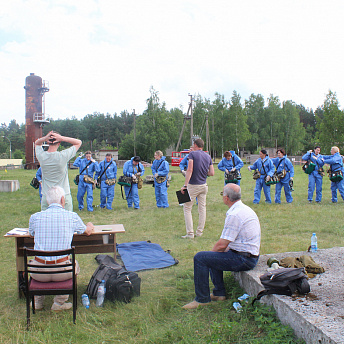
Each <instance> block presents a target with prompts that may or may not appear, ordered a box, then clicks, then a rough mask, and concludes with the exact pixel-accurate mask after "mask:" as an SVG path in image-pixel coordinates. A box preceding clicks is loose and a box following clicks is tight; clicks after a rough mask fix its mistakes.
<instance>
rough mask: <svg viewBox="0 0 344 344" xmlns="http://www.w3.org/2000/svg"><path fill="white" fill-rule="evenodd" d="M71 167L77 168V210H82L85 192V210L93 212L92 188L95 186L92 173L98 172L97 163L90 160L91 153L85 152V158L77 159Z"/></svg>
mask: <svg viewBox="0 0 344 344" xmlns="http://www.w3.org/2000/svg"><path fill="white" fill-rule="evenodd" d="M73 166H76V167H79V174H80V175H79V184H78V193H77V196H76V198H77V200H78V203H79V210H82V209H84V195H85V193H86V192H87V198H86V203H87V210H88V211H93V188H94V186H95V181H94V178H93V177H94V173H95V172H98V171H99V165H98V163H97V162H96V161H95V160H94V159H92V153H91V152H90V151H87V152H86V153H85V158H84V159H82V158H81V156H79V157H77V158H76V159H75V161H74V164H73Z"/></svg>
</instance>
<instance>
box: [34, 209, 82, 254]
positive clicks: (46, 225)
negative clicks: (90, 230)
mask: <svg viewBox="0 0 344 344" xmlns="http://www.w3.org/2000/svg"><path fill="white" fill-rule="evenodd" d="M85 229H86V225H85V224H84V223H83V222H82V220H81V218H80V217H79V215H78V214H77V213H74V212H72V211H68V210H65V209H63V207H62V206H61V205H60V204H57V203H53V204H51V205H50V206H49V207H48V209H47V210H44V211H40V212H39V213H36V214H33V215H31V217H30V221H29V233H30V235H32V236H34V237H35V247H34V249H35V250H41V251H56V250H67V249H69V248H71V244H72V240H73V235H74V233H78V234H82V233H84V232H85ZM40 258H42V259H44V260H55V259H59V258H61V256H59V257H40Z"/></svg>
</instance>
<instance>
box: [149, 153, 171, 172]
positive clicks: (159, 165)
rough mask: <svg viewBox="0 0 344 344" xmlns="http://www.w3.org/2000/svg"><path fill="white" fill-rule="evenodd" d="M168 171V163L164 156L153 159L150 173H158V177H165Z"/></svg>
mask: <svg viewBox="0 0 344 344" xmlns="http://www.w3.org/2000/svg"><path fill="white" fill-rule="evenodd" d="M169 171H170V167H169V165H168V162H167V161H166V157H165V156H163V157H161V159H159V160H154V161H153V164H152V173H153V176H154V175H155V173H157V174H158V176H160V177H166V176H167V175H168V172H169Z"/></svg>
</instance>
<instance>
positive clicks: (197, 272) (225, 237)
mask: <svg viewBox="0 0 344 344" xmlns="http://www.w3.org/2000/svg"><path fill="white" fill-rule="evenodd" d="M223 203H224V204H226V205H227V206H228V208H229V210H228V211H227V213H226V220H225V225H224V228H223V231H222V234H221V237H220V239H219V240H218V241H217V243H216V244H215V245H214V247H213V249H212V250H211V251H203V252H198V253H197V254H196V255H195V257H194V283H195V292H196V298H195V300H194V301H192V302H190V303H188V304H186V305H185V306H183V308H184V309H195V308H197V307H199V306H203V305H207V304H209V303H210V301H223V300H225V299H226V289H225V285H224V281H223V271H247V270H251V269H253V268H254V267H255V266H256V264H257V262H258V258H259V249H260V235H261V231H260V224H259V219H258V216H257V214H256V213H255V212H254V211H253V210H252V209H251V208H250V207H248V206H247V205H245V204H244V203H242V201H241V189H240V186H239V185H236V184H227V185H226V186H225V187H224V189H223ZM209 273H210V277H211V280H212V282H213V284H214V289H213V293H212V294H210V290H209Z"/></svg>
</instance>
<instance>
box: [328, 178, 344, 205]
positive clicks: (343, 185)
mask: <svg viewBox="0 0 344 344" xmlns="http://www.w3.org/2000/svg"><path fill="white" fill-rule="evenodd" d="M337 189H338V191H339V193H340V195H341V196H342V198H343V201H344V179H342V180H341V181H339V182H331V192H332V199H331V200H332V202H333V203H337V201H338V199H337Z"/></svg>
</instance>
